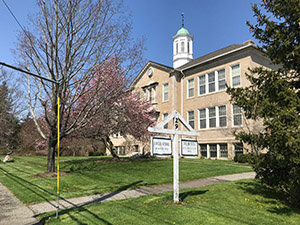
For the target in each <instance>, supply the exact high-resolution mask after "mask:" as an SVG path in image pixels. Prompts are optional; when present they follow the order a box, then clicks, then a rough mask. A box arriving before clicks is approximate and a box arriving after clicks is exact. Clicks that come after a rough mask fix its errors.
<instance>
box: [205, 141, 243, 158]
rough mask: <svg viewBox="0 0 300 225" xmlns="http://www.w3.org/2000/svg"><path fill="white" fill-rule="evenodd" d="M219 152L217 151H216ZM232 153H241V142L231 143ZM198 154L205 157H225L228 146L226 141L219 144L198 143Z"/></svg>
mask: <svg viewBox="0 0 300 225" xmlns="http://www.w3.org/2000/svg"><path fill="white" fill-rule="evenodd" d="M218 152H219V153H218ZM233 153H234V155H238V154H243V144H242V143H234V144H233ZM200 154H201V156H202V157H205V158H227V157H228V148H227V144H226V143H220V144H200Z"/></svg>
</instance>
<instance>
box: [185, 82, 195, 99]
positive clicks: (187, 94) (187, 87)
mask: <svg viewBox="0 0 300 225" xmlns="http://www.w3.org/2000/svg"><path fill="white" fill-rule="evenodd" d="M189 80H194V87H193V88H194V95H193V96H191V97H190V96H189ZM186 90H187V92H186V96H187V99H190V98H194V97H195V78H190V79H188V80H187V82H186Z"/></svg>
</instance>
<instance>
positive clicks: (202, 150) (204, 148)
mask: <svg viewBox="0 0 300 225" xmlns="http://www.w3.org/2000/svg"><path fill="white" fill-rule="evenodd" d="M200 153H201V156H202V157H207V145H206V144H205V145H200Z"/></svg>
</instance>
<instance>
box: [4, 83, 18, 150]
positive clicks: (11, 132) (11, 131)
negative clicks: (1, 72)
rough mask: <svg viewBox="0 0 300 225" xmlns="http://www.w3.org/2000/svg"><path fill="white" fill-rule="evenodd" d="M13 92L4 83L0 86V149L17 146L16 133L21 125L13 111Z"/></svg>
mask: <svg viewBox="0 0 300 225" xmlns="http://www.w3.org/2000/svg"><path fill="white" fill-rule="evenodd" d="M12 102H13V101H12V99H11V90H10V89H9V87H8V85H7V83H6V82H5V81H4V82H2V84H1V85H0V124H1V126H0V147H2V148H3V147H8V146H15V145H16V141H17V140H16V133H17V132H18V129H19V125H18V119H17V118H16V117H15V116H14V114H13V112H12V109H13V105H12Z"/></svg>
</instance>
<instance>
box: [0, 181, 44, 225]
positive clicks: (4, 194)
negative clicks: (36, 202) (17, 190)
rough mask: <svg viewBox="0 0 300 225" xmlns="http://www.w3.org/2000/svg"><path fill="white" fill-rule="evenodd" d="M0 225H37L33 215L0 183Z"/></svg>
mask: <svg viewBox="0 0 300 225" xmlns="http://www.w3.org/2000/svg"><path fill="white" fill-rule="evenodd" d="M0 224H1V225H31V224H39V222H38V220H37V219H35V218H34V213H33V212H32V211H31V210H30V209H29V208H28V207H26V206H25V205H23V204H22V203H21V202H20V201H19V200H18V199H17V198H16V197H15V196H14V195H13V194H12V193H11V192H10V190H8V189H7V188H6V187H5V186H3V185H2V184H1V183H0Z"/></svg>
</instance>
